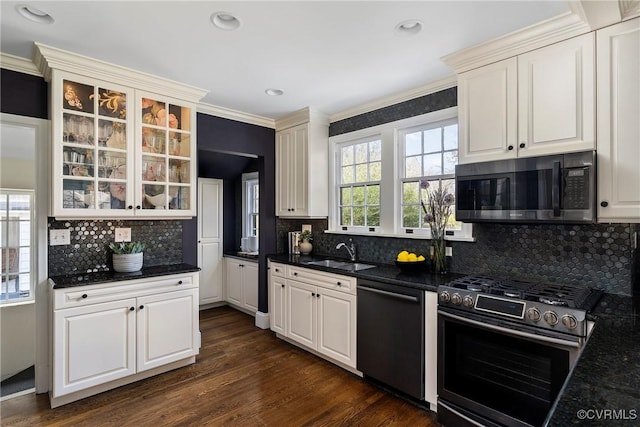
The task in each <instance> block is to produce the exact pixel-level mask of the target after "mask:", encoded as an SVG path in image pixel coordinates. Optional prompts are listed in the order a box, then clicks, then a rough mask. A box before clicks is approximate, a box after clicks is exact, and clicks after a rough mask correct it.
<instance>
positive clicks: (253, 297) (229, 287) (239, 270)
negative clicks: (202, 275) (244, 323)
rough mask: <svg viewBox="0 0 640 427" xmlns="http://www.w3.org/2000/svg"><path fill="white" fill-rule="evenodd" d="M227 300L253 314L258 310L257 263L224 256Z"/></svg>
mask: <svg viewBox="0 0 640 427" xmlns="http://www.w3.org/2000/svg"><path fill="white" fill-rule="evenodd" d="M225 271H226V273H225V277H226V280H225V286H226V291H227V292H226V295H227V302H228V303H230V304H232V305H234V306H236V307H238V308H240V309H242V310H243V311H246V312H248V313H251V314H252V315H255V314H256V312H257V311H258V263H257V262H255V261H246V260H239V259H236V258H225Z"/></svg>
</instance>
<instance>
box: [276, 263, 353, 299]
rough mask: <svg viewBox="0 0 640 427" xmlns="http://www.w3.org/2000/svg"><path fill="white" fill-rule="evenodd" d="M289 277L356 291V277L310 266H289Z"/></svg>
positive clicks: (318, 284)
mask: <svg viewBox="0 0 640 427" xmlns="http://www.w3.org/2000/svg"><path fill="white" fill-rule="evenodd" d="M287 278H289V279H293V280H298V281H300V282H306V283H309V284H312V285H316V286H321V287H323V288H327V289H334V290H336V291H342V292H346V293H350V294H355V293H356V278H355V277H349V276H342V275H340V274H333V273H326V272H324V271H317V270H311V269H309V268H300V267H292V266H289V268H288V269H287Z"/></svg>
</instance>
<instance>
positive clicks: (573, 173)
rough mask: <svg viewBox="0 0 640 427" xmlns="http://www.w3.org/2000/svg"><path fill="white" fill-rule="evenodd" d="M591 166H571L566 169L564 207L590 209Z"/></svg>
mask: <svg viewBox="0 0 640 427" xmlns="http://www.w3.org/2000/svg"><path fill="white" fill-rule="evenodd" d="M589 181H590V177H589V168H588V167H581V168H569V169H565V170H564V197H563V199H564V208H565V209H589V201H590V194H589V188H590V183H589Z"/></svg>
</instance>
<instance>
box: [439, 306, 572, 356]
mask: <svg viewBox="0 0 640 427" xmlns="http://www.w3.org/2000/svg"><path fill="white" fill-rule="evenodd" d="M438 315H440V316H445V317H450V318H451V319H455V320H459V321H461V322H464V323H470V324H472V325H475V326H478V327H480V328H484V329H490V330H492V331H496V332H502V333H504V334H508V335H514V336H517V337H522V338H528V339H531V340H536V341H542V342H546V343H549V344H556V345H561V346H563V347H575V348H580V343H578V342H574V341H568V340H562V339H558V338H552V337H545V336H543V335H536V334H531V333H528V332H522V331H516V330H514V329H508V328H503V327H500V326H495V325H489V324H486V323H483V322H478V321H477V320H471V319H467V318H466V317H461V316H456V315H455V314H451V313H446V312H444V311H438Z"/></svg>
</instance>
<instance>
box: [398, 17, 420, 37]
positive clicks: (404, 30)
mask: <svg viewBox="0 0 640 427" xmlns="http://www.w3.org/2000/svg"><path fill="white" fill-rule="evenodd" d="M420 31H422V22H421V21H419V20H417V19H409V20H407V21H402V22H401V23H399V24H398V25H396V33H397V34H400V35H403V36H414V35H416V34H418V33H419V32H420Z"/></svg>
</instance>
